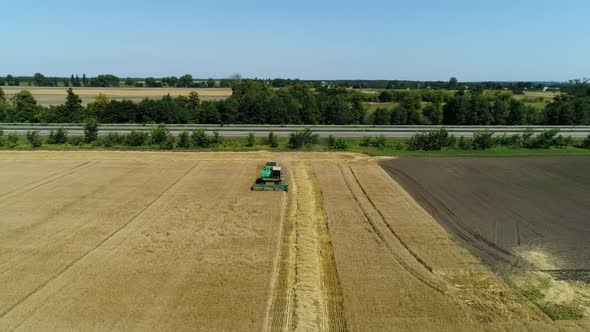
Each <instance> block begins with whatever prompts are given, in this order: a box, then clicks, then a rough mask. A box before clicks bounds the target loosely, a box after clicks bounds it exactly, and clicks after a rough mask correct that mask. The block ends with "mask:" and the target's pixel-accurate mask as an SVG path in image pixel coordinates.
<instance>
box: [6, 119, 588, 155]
mask: <svg viewBox="0 0 590 332" xmlns="http://www.w3.org/2000/svg"><path fill="white" fill-rule="evenodd" d="M0 149H4V150H6V149H55V150H75V149H118V150H181V151H182V150H184V151H189V150H191V151H201V150H210V151H224V150H229V151H254V150H277V151H292V150H304V151H351V152H359V153H364V154H368V155H374V156H398V155H434V156H436V155H440V156H452V155H458V156H463V155H467V156H486V155H490V156H493V155H496V156H497V155H590V136H588V137H586V138H583V139H579V138H577V139H574V138H572V137H569V136H567V137H564V136H563V135H561V134H559V130H557V129H555V130H546V131H543V132H541V133H539V134H537V135H535V134H534V133H533V132H532V131H525V132H524V133H522V134H513V135H502V136H495V135H494V132H492V131H487V130H484V131H478V132H475V134H474V136H473V137H463V136H461V137H456V136H454V135H451V134H449V132H447V131H446V130H445V129H440V130H433V131H430V132H425V133H417V134H415V135H414V136H412V137H410V138H397V137H385V136H383V135H380V136H367V137H334V136H332V135H330V136H329V137H327V138H322V137H319V135H318V134H316V133H314V132H312V131H311V130H310V129H304V130H301V131H296V132H293V133H291V134H290V135H289V137H278V136H277V135H276V134H275V133H274V132H272V131H271V132H270V133H269V134H268V135H267V136H264V137H257V136H255V134H254V133H253V132H251V133H250V134H249V135H248V136H247V137H222V136H220V135H219V133H218V132H216V131H214V132H213V133H212V134H208V133H207V132H205V131H204V130H203V129H196V130H193V131H190V132H189V131H183V132H181V133H179V134H178V135H177V136H175V135H172V134H171V133H170V130H169V129H168V127H167V126H166V125H164V124H160V125H158V126H157V127H154V128H153V129H152V130H151V131H149V132H148V131H131V132H130V133H129V134H118V133H116V132H110V133H109V134H108V135H106V136H98V123H97V122H96V120H95V119H93V118H90V119H88V120H87V121H86V123H85V125H84V136H70V135H69V134H68V132H67V130H65V129H63V128H58V129H57V130H55V131H53V130H52V131H51V132H50V133H49V136H46V137H42V136H40V135H39V131H35V130H32V131H29V132H28V133H27V135H26V136H25V137H19V136H17V135H14V134H10V135H3V133H2V132H0Z"/></svg>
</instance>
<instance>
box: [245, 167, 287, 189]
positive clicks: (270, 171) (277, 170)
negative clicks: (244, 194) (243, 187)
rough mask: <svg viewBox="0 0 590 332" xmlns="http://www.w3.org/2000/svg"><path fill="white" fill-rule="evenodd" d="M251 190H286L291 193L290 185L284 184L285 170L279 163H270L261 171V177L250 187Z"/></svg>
mask: <svg viewBox="0 0 590 332" xmlns="http://www.w3.org/2000/svg"><path fill="white" fill-rule="evenodd" d="M250 190H284V191H289V185H288V184H287V183H283V169H282V168H281V166H280V165H279V163H277V162H274V161H269V162H267V163H266V165H264V167H263V168H262V170H261V171H260V177H259V178H258V179H256V182H254V184H253V185H252V187H250Z"/></svg>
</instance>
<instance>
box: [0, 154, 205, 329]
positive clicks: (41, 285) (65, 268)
mask: <svg viewBox="0 0 590 332" xmlns="http://www.w3.org/2000/svg"><path fill="white" fill-rule="evenodd" d="M198 164H199V162H198V161H197V162H196V163H195V165H193V166H192V167H191V168H189V169H188V170H187V171H186V172H185V173H184V174H183V175H182V176H180V177H179V178H178V179H177V180H176V181H174V182H173V183H172V184H170V185H169V186H168V187H166V189H164V190H163V191H162V193H160V195H158V196H157V197H156V198H154V199H153V200H152V201H151V202H150V203H148V204H147V205H146V206H145V207H144V208H143V209H142V210H141V211H139V213H137V214H136V215H135V216H133V217H132V218H131V219H129V220H128V221H127V222H126V223H124V224H123V225H122V226H121V227H119V228H117V229H116V230H114V231H113V232H111V233H110V234H109V235H108V236H106V237H105V238H104V239H102V240H101V241H100V242H99V243H98V244H96V245H95V246H94V247H93V248H91V249H90V250H88V251H86V252H85V253H84V254H82V255H80V256H79V257H78V258H76V259H74V260H73V261H72V262H70V263H69V264H67V265H66V266H65V267H64V268H63V269H61V270H60V271H59V272H57V273H56V274H54V275H53V276H52V277H50V278H49V279H47V280H46V281H45V282H43V283H42V284H40V285H39V286H37V287H36V288H35V289H33V290H32V291H30V292H29V293H27V294H26V295H25V296H23V297H22V298H21V299H20V300H18V301H17V302H16V303H15V304H13V305H12V306H10V307H8V308H7V309H5V310H4V311H2V312H0V319H2V318H4V317H5V316H6V315H7V314H9V313H10V312H11V311H12V310H14V309H15V308H16V307H18V306H19V305H20V304H21V303H23V302H25V301H26V300H27V299H29V298H30V297H31V296H33V295H34V294H35V293H37V292H38V291H40V290H41V289H43V288H44V287H45V286H47V285H48V284H49V283H50V282H52V281H53V280H55V279H57V278H58V277H59V276H61V275H62V274H64V273H65V272H66V271H67V270H69V269H70V268H71V267H73V266H74V265H75V264H76V263H78V262H80V261H81V260H82V259H84V258H85V257H87V256H88V255H90V254H91V253H92V252H94V251H95V250H96V249H98V248H100V246H102V245H103V244H104V243H105V242H106V241H108V240H109V239H111V238H113V237H114V236H115V235H117V233H119V232H120V231H122V230H123V229H124V228H125V227H127V226H128V225H129V224H130V223H132V222H133V221H134V220H136V219H137V218H138V217H139V216H140V215H141V214H142V213H144V212H145V211H146V210H147V209H148V208H150V207H151V206H152V205H153V204H154V203H155V202H156V201H158V200H159V199H160V198H161V197H162V196H163V195H165V194H166V193H167V192H169V191H170V190H171V189H172V188H173V187H175V186H176V185H177V184H178V183H179V182H180V181H181V180H182V179H184V178H185V177H186V176H187V175H188V174H189V173H190V172H191V171H192V170H193V169H194V168H195V167H197V165H198ZM25 320H26V318H25Z"/></svg>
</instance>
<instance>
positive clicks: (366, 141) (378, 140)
mask: <svg viewBox="0 0 590 332" xmlns="http://www.w3.org/2000/svg"><path fill="white" fill-rule="evenodd" d="M386 142H387V139H386V138H385V136H383V135H379V136H376V137H371V136H364V137H363V138H362V140H361V143H360V144H359V145H360V146H361V147H364V148H368V147H374V148H378V149H383V148H385V143H386Z"/></svg>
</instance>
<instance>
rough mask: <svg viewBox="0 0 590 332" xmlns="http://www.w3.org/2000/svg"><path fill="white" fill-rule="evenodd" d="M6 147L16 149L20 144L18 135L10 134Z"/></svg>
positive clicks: (7, 137)
mask: <svg viewBox="0 0 590 332" xmlns="http://www.w3.org/2000/svg"><path fill="white" fill-rule="evenodd" d="M5 144H6V147H8V148H10V149H12V148H15V147H16V146H17V144H18V136H17V135H16V134H14V133H13V134H8V136H6V143H5Z"/></svg>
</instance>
